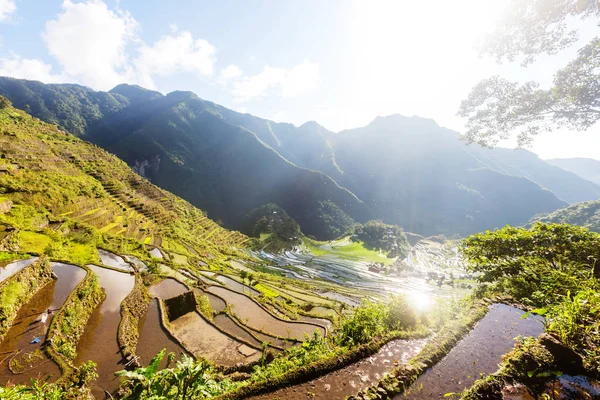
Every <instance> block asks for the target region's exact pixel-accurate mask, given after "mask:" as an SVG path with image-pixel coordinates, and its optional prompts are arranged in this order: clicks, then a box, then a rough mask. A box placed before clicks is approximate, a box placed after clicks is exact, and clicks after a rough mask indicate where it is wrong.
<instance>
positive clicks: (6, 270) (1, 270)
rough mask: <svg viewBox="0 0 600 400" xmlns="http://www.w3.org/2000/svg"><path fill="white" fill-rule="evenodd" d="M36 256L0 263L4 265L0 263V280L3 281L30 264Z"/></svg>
mask: <svg viewBox="0 0 600 400" xmlns="http://www.w3.org/2000/svg"><path fill="white" fill-rule="evenodd" d="M38 258H39V257H31V258H27V259H25V260H17V261H10V262H7V263H2V264H4V265H2V264H0V282H3V281H5V280H6V279H7V278H9V277H11V276H12V275H13V274H16V273H17V272H19V271H20V270H22V269H23V268H25V267H26V266H28V265H31V264H32V263H34V262H35V261H36V260H37V259H38Z"/></svg>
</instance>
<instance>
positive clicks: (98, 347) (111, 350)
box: [75, 265, 135, 398]
mask: <svg viewBox="0 0 600 400" xmlns="http://www.w3.org/2000/svg"><path fill="white" fill-rule="evenodd" d="M89 267H90V268H91V269H92V271H94V273H96V274H97V275H98V278H99V282H100V286H101V287H102V288H103V289H104V290H105V291H106V298H105V299H104V301H103V302H102V304H100V305H99V306H98V307H97V308H96V310H94V312H93V313H92V315H91V316H90V319H89V321H88V324H87V325H86V327H85V331H84V332H83V335H82V336H81V339H80V341H79V345H78V346H77V359H76V360H75V364H76V365H80V364H82V363H84V362H86V361H89V360H93V361H94V362H96V363H97V364H98V367H97V372H98V379H97V380H95V381H93V382H92V384H91V387H92V393H93V394H94V396H96V398H104V395H103V391H104V390H105V389H106V390H108V391H109V392H112V391H114V390H116V389H117V387H118V386H119V379H118V378H117V377H115V376H114V373H115V372H116V371H119V370H121V369H123V365H122V355H121V352H120V350H119V346H118V343H117V330H118V327H119V322H120V321H121V313H120V308H121V302H122V301H123V300H124V299H125V297H127V295H128V294H129V293H130V292H131V290H132V289H133V286H134V284H135V277H134V276H132V275H129V274H126V273H122V272H117V271H114V270H110V269H107V268H101V267H97V266H95V265H90V266H89Z"/></svg>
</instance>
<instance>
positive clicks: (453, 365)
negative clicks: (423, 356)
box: [395, 304, 544, 400]
mask: <svg viewBox="0 0 600 400" xmlns="http://www.w3.org/2000/svg"><path fill="white" fill-rule="evenodd" d="M523 314H524V312H523V311H521V310H519V309H517V308H514V307H510V306H507V305H504V304H494V305H492V306H490V310H489V312H488V313H487V315H486V316H485V317H484V318H483V319H482V320H481V321H479V323H478V324H477V325H476V326H475V328H473V330H472V331H471V332H470V333H469V334H468V335H467V336H466V337H465V338H464V339H463V340H461V341H460V342H459V343H458V344H457V345H456V346H455V347H454V348H453V349H452V350H451V351H450V353H448V355H447V356H446V357H445V358H444V359H443V360H442V361H440V362H439V363H438V364H436V365H435V366H433V367H432V368H431V369H429V370H428V371H427V372H425V373H424V374H423V375H421V377H419V379H418V380H417V381H416V382H415V384H414V385H413V386H412V389H410V390H409V391H408V392H407V393H406V394H403V395H399V396H397V397H396V398H395V399H397V400H400V399H415V400H416V399H419V400H420V399H423V400H425V399H440V398H443V397H444V395H445V394H448V393H460V392H462V390H464V389H466V388H469V387H470V386H471V385H472V384H473V382H475V380H477V379H479V378H480V376H481V374H485V375H487V374H491V373H493V372H495V371H496V370H497V369H498V365H499V364H500V362H501V361H502V355H504V354H506V353H507V352H509V351H510V350H511V349H512V348H513V346H514V345H515V338H516V337H517V336H538V335H539V334H541V333H542V332H543V331H544V325H543V324H542V319H541V318H539V317H535V316H529V317H527V318H525V319H521V317H522V316H523ZM432 340H435V338H433V339H432Z"/></svg>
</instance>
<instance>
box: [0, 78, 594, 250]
mask: <svg viewBox="0 0 600 400" xmlns="http://www.w3.org/2000/svg"><path fill="white" fill-rule="evenodd" d="M0 94H2V95H4V96H6V97H7V98H8V99H9V100H11V101H12V103H13V104H14V105H15V106H16V107H18V108H21V109H24V110H26V111H28V112H29V113H31V114H32V115H34V116H36V117H38V118H40V119H42V120H44V121H46V122H50V123H54V124H57V125H59V126H60V127H62V128H63V129H65V130H67V131H69V132H71V133H72V134H74V135H76V136H79V137H81V138H83V139H85V140H88V141H90V142H93V143H95V144H97V145H98V146H101V147H103V148H104V149H106V150H108V151H110V152H112V153H114V154H116V155H117V156H119V157H120V158H121V159H123V160H124V161H126V162H127V163H128V164H129V165H130V166H131V167H132V168H133V169H134V170H136V171H137V172H138V173H139V174H140V175H143V176H144V177H146V178H148V179H149V180H150V181H152V182H153V183H155V184H157V185H158V186H161V187H163V188H165V189H167V190H169V191H171V192H173V193H175V194H177V195H179V196H181V197H183V198H185V199H186V200H188V201H190V202H191V203H192V204H194V205H195V206H197V207H199V208H202V209H204V210H206V211H207V212H208V215H209V217H211V218H213V219H216V220H221V221H222V222H223V224H224V225H225V226H227V227H230V228H239V227H240V226H241V225H242V222H243V219H244V216H245V215H246V214H247V213H248V212H249V211H251V210H252V209H255V208H257V207H259V206H261V205H264V204H266V203H275V204H277V205H279V206H280V207H281V208H282V209H283V210H285V211H286V212H287V213H288V214H289V215H290V216H291V217H292V218H294V219H295V220H296V221H297V222H298V223H299V224H300V226H301V228H302V230H303V231H304V232H305V233H307V234H311V235H314V236H316V237H318V238H322V239H330V238H333V237H335V236H337V235H339V234H340V233H343V231H344V230H345V229H346V228H347V226H348V224H349V221H350V222H351V221H352V219H353V220H355V221H358V222H365V221H367V220H369V219H382V220H384V221H385V222H388V223H394V224H399V225H401V226H403V227H404V228H405V230H407V231H411V232H415V233H420V234H424V235H432V234H439V233H441V234H446V235H453V234H458V235H465V234H468V233H472V232H476V231H481V230H483V229H491V228H495V227H500V226H503V225H505V224H515V225H519V224H524V223H526V222H527V221H528V220H529V219H531V218H532V217H534V216H535V215H537V214H540V213H551V212H553V211H555V210H558V209H561V208H564V207H566V206H568V205H569V204H570V203H576V202H581V201H587V200H597V199H600V185H597V184H595V183H593V182H591V181H590V180H586V179H583V178H582V177H580V176H578V174H575V173H573V172H569V171H566V170H565V169H561V168H558V167H556V166H554V165H551V164H549V163H548V162H545V161H543V160H541V159H540V158H539V157H537V156H536V155H535V154H533V153H531V152H528V151H526V150H507V149H493V150H491V149H484V148H481V147H479V146H476V145H470V146H467V145H466V144H465V143H464V142H462V141H461V140H460V135H459V134H458V133H457V132H453V131H450V130H448V129H444V128H441V127H439V126H438V125H437V124H436V123H435V122H434V121H432V120H429V119H424V118H419V117H410V118H409V117H403V116H400V115H392V116H388V117H378V118H376V119H375V120H374V121H373V122H371V123H370V124H369V125H367V126H365V127H361V128H356V129H351V130H346V131H342V132H339V133H333V132H330V131H328V130H327V129H325V128H323V127H322V126H320V125H318V124H317V123H316V122H308V123H306V124H304V125H302V126H300V127H296V126H294V125H292V124H285V123H275V122H273V121H269V120H265V119H262V118H258V117H255V116H252V115H249V114H241V113H238V112H235V111H232V110H229V109H227V108H225V107H222V106H219V105H217V104H214V103H212V102H209V101H205V100H202V99H200V98H199V97H198V96H196V95H195V94H193V93H191V92H172V93H169V94H167V95H162V94H160V93H158V92H154V91H150V90H147V89H143V88H141V87H138V86H130V85H119V86H117V87H115V88H114V89H112V90H111V91H109V92H96V91H93V90H91V89H88V88H85V87H82V86H79V85H66V84H59V85H54V84H42V83H39V82H33V81H26V80H17V79H12V78H0Z"/></svg>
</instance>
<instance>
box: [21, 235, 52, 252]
mask: <svg viewBox="0 0 600 400" xmlns="http://www.w3.org/2000/svg"><path fill="white" fill-rule="evenodd" d="M51 242H52V239H51V238H50V237H49V236H47V235H44V234H43V233H37V232H31V231H21V232H19V248H21V249H23V250H24V251H28V252H33V253H38V254H42V253H44V251H45V250H46V247H48V245H49V244H50V243H51Z"/></svg>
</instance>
